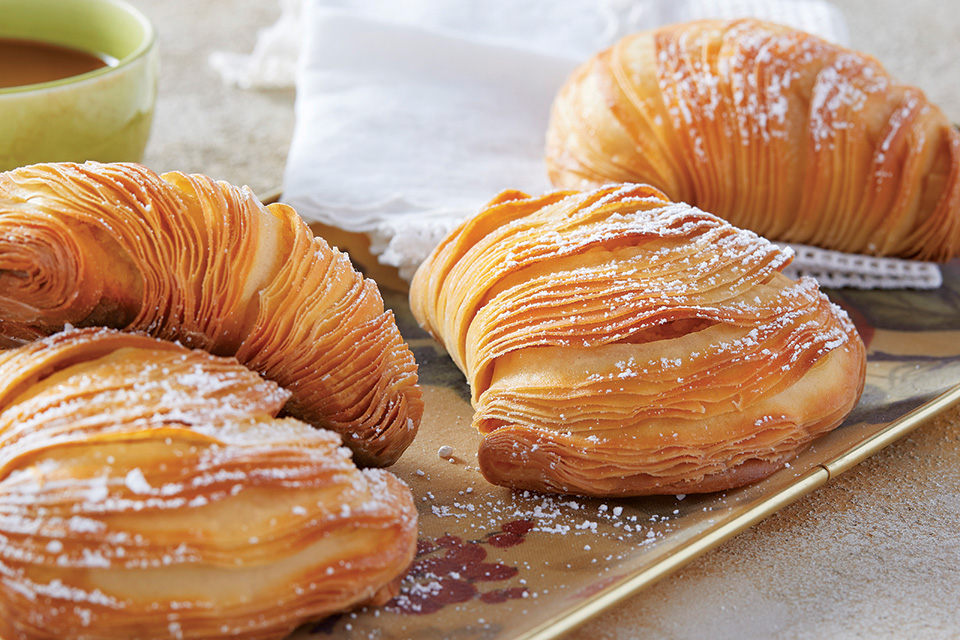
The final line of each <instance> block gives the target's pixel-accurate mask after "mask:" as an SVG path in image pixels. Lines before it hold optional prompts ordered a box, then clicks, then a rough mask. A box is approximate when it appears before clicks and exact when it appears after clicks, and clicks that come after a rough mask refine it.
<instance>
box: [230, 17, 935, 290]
mask: <svg viewBox="0 0 960 640" xmlns="http://www.w3.org/2000/svg"><path fill="white" fill-rule="evenodd" d="M285 1H286V4H285V5H284V16H283V17H281V20H280V21H278V23H277V25H275V27H274V28H273V30H272V31H270V30H268V31H266V32H265V33H264V38H262V40H267V39H269V40H273V41H275V42H276V43H278V44H277V47H278V48H279V49H280V50H284V49H289V48H290V43H291V42H299V45H300V51H299V53H298V54H297V55H299V56H300V61H299V65H300V66H299V71H298V74H297V103H296V116H297V124H296V129H295V132H294V136H293V141H292V145H291V149H290V154H289V157H288V162H287V167H286V173H285V177H284V185H283V194H284V195H283V198H284V200H285V201H286V202H288V203H290V204H291V205H293V206H294V207H295V208H296V209H297V211H298V212H299V213H300V214H301V215H302V216H303V217H304V218H306V219H307V220H308V221H310V222H322V223H324V224H327V225H331V226H335V227H338V228H341V229H345V230H347V231H352V232H359V233H363V234H366V235H367V236H369V237H370V239H371V242H372V245H371V251H372V252H373V254H374V255H376V256H377V258H378V260H379V261H380V262H382V263H383V264H387V265H392V266H396V267H398V268H399V270H400V273H401V275H402V276H403V277H406V278H409V277H411V276H412V274H413V271H414V270H415V269H416V267H417V265H418V264H419V263H420V262H421V261H422V260H423V259H424V258H425V257H426V255H427V254H428V253H429V251H430V250H431V249H432V248H433V247H434V246H435V245H436V244H437V242H439V241H440V239H442V238H443V237H444V236H445V235H446V234H447V232H448V231H449V230H451V229H452V228H453V227H454V226H456V225H457V224H458V223H459V222H460V221H461V220H463V219H464V218H466V217H468V216H470V215H472V214H473V213H475V212H476V211H477V210H478V209H479V208H480V207H481V206H483V204H484V203H485V202H487V201H488V200H490V199H491V198H492V197H493V196H495V195H496V194H497V193H499V192H500V191H502V190H503V189H507V188H514V189H520V190H523V191H527V192H528V193H532V194H537V193H542V192H544V191H548V190H550V189H551V186H550V184H549V182H548V180H547V177H546V174H545V165H544V160H543V148H544V135H545V132H546V127H547V120H548V115H549V110H550V104H551V102H552V100H553V97H554V95H555V93H556V91H557V89H558V88H559V86H560V85H561V84H562V82H563V80H564V79H565V78H566V76H567V74H569V72H570V71H572V70H573V68H574V67H575V66H576V65H578V64H580V63H581V62H582V61H583V60H585V59H586V58H587V57H589V56H590V55H592V54H593V53H595V52H596V51H599V50H600V49H602V48H605V47H607V46H609V45H611V44H612V43H613V42H615V41H616V40H617V39H618V38H620V37H621V36H623V35H625V34H627V33H629V32H632V31H636V30H640V29H646V28H652V27H655V26H658V25H661V24H666V23H670V22H678V21H685V20H691V19H697V18H712V17H715V18H732V17H742V16H755V17H760V18H764V19H768V20H772V21H776V22H781V23H785V24H789V25H792V26H795V27H798V28H801V29H804V30H806V31H810V32H812V33H816V34H818V35H820V36H822V37H824V38H827V39H830V40H833V41H835V42H839V43H845V42H846V41H847V39H848V37H847V30H846V25H845V22H844V21H843V18H842V16H841V15H840V13H839V11H838V10H837V9H836V8H835V7H834V6H833V5H831V4H829V3H828V2H825V1H824V0H525V1H524V2H517V1H516V0H302V1H303V5H302V6H301V5H300V4H299V2H297V0H285ZM281 24H287V25H296V28H297V29H298V30H299V32H300V33H302V40H298V39H297V37H296V36H295V35H293V34H288V36H289V37H287V38H284V37H283V29H280V28H279V25H281ZM287 31H288V32H289V31H290V27H289V26H288V27H287ZM258 46H259V45H258ZM269 49H270V47H261V50H260V51H259V52H258V51H255V52H254V54H255V56H254V57H256V56H257V55H259V56H260V57H261V58H267V57H269V54H270V52H269ZM288 53H289V52H288ZM282 57H283V56H282V55H281V56H275V59H274V62H273V63H272V65H273V66H276V65H277V63H276V58H282ZM288 59H289V56H288ZM233 62H237V63H242V61H241V60H233ZM219 63H220V65H221V68H222V65H223V63H224V60H223V59H222V58H221V60H220V61H219ZM269 66H270V65H263V64H260V65H258V64H255V63H253V62H248V63H247V64H246V65H245V66H244V65H243V64H235V65H233V68H234V75H233V81H235V82H240V83H242V84H245V85H256V84H258V82H260V80H258V78H257V77H256V75H257V73H263V72H265V71H266V72H267V75H268V76H270V75H271V74H270V73H269ZM244 69H245V70H246V72H247V75H246V79H244V76H243V73H242V71H243V70H244ZM237 70H240V74H239V75H238V71H237ZM273 77H274V78H275V74H274V75H273ZM270 82H271V81H267V84H270ZM816 253H817V256H816V258H815V260H814V262H813V263H811V265H805V264H804V260H805V259H806V256H809V255H812V254H810V253H809V252H806V251H798V252H797V256H798V257H797V259H796V261H795V265H794V266H795V269H800V270H802V271H804V272H806V273H812V272H813V271H811V269H815V270H816V273H817V274H818V277H819V278H820V279H821V283H822V284H824V285H827V286H915V287H918V286H938V285H939V280H938V277H939V271H938V270H937V269H936V267H929V266H926V267H923V268H921V269H919V270H918V269H916V268H915V267H914V266H913V264H915V263H906V265H907V266H906V267H904V266H903V265H902V264H901V263H904V261H894V263H890V264H896V265H897V266H894V267H892V268H888V266H887V263H885V262H884V261H877V260H855V259H852V258H851V259H847V258H844V257H843V254H836V253H835V252H824V251H822V250H817V251H816ZM824 256H827V257H824ZM824 260H826V261H827V264H828V265H829V268H821V267H822V264H821V263H823V261H824ZM878 264H881V265H882V266H881V267H880V268H879V270H878V269H877V265H878ZM834 267H836V268H834ZM930 268H932V269H933V271H934V272H935V273H936V275H937V278H933V279H925V278H926V276H927V275H929V274H928V271H929V269H930ZM903 269H907V270H908V271H910V272H911V274H912V276H911V279H908V278H904V277H902V275H901V274H900V272H901V271H902V270H903ZM894 272H896V273H897V275H896V276H895V277H893V278H891V277H889V275H890V274H892V273H894ZM914 272H917V273H914ZM878 274H879V276H878ZM913 276H919V277H913ZM934 280H936V284H933V282H934Z"/></svg>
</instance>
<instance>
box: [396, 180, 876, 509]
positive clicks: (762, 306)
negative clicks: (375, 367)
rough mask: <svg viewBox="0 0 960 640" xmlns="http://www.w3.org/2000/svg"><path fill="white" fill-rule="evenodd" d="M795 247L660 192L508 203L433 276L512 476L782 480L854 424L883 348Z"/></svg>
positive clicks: (432, 300) (631, 481)
mask: <svg viewBox="0 0 960 640" xmlns="http://www.w3.org/2000/svg"><path fill="white" fill-rule="evenodd" d="M791 256H792V253H791V252H789V251H784V250H781V249H779V248H778V247H776V246H774V245H772V244H770V243H769V242H768V241H767V240H765V239H763V238H761V237H758V236H757V235H756V234H754V233H752V232H748V231H743V230H740V229H737V228H735V227H733V226H731V225H730V224H728V223H726V222H724V221H723V220H721V219H720V218H717V217H715V216H712V215H710V214H706V213H704V212H702V211H700V210H698V209H696V208H693V207H691V206H689V205H686V204H678V203H672V202H670V201H668V200H667V199H666V198H665V197H664V196H663V195H662V194H661V193H660V192H658V191H657V190H655V189H653V188H651V187H647V186H641V185H618V186H610V187H606V188H602V189H597V190H593V191H587V192H557V193H551V194H547V195H544V196H540V197H529V196H527V195H525V194H521V193H516V192H507V193H504V194H503V195H501V196H500V197H499V198H498V199H497V200H494V201H493V202H492V203H491V204H490V205H488V206H487V207H486V208H485V209H484V210H482V211H481V212H480V213H479V214H478V215H477V216H476V217H474V218H473V219H471V220H468V221H466V222H465V223H464V224H462V225H461V226H460V227H459V228H457V229H456V230H455V231H454V232H452V233H451V234H450V235H449V236H448V237H447V238H446V239H445V240H444V241H443V242H442V243H441V244H440V245H439V246H438V247H437V249H436V250H435V251H434V253H433V254H432V255H431V256H430V257H429V258H428V259H427V261H426V262H424V264H423V265H422V266H421V267H420V269H419V270H418V271H417V273H416V276H415V277H414V280H413V283H412V285H411V292H410V297H411V306H412V308H413V312H414V314H415V315H416V317H417V319H418V321H419V322H420V323H421V324H422V325H423V326H424V327H425V328H426V329H427V330H428V331H430V333H432V334H433V335H434V337H436V338H437V339H438V340H439V341H440V342H441V343H442V344H443V345H444V346H445V347H446V349H447V351H448V352H449V353H450V356H451V357H452V358H453V360H454V362H456V364H457V365H458V366H459V367H460V368H461V369H462V370H463V371H464V373H465V374H466V377H467V380H468V382H469V383H470V387H471V390H472V394H473V404H474V408H475V410H476V412H475V416H474V420H473V423H474V426H475V427H476V428H477V429H478V430H479V431H480V433H481V434H483V439H482V442H481V444H480V450H479V464H480V469H481V471H482V472H483V474H484V476H485V477H486V478H487V479H488V480H490V481H491V482H493V483H496V484H500V485H504V486H508V487H514V488H517V489H533V490H538V491H547V492H560V493H574V494H582V495H591V496H630V495H644V494H671V493H692V492H706V491H715V490H720V489H727V488H731V487H736V486H738V485H742V484H745V483H748V482H751V481H754V480H758V479H760V478H763V477H765V476H767V475H769V474H771V473H773V472H774V471H776V470H777V469H779V468H781V467H782V466H783V465H784V464H786V463H787V462H788V461H790V460H791V459H792V458H793V457H794V456H795V455H796V454H797V452H798V451H800V450H801V449H803V448H804V447H805V446H806V445H807V444H808V443H809V442H810V441H811V440H813V439H814V438H816V437H817V436H818V435H821V434H823V433H825V432H827V431H829V430H831V429H833V428H834V427H836V426H837V425H839V424H840V423H841V421H842V420H843V419H844V417H846V415H847V414H848V413H849V412H850V411H851V410H852V409H853V407H854V405H855V404H856V403H857V401H858V399H859V397H860V393H861V391H862V389H863V381H864V370H865V349H864V345H863V342H862V341H861V340H860V337H859V336H858V335H857V333H856V330H855V329H854V327H853V325H852V324H851V322H850V320H849V319H848V317H847V316H846V314H845V313H844V312H843V311H841V310H840V309H839V308H837V307H836V306H834V305H833V304H831V303H830V302H829V301H828V300H827V298H826V297H825V296H824V295H823V294H822V293H821V292H820V291H819V290H818V287H817V284H816V282H815V281H814V280H812V279H809V278H803V279H801V280H799V281H793V280H790V279H789V278H787V277H786V276H784V275H782V274H781V273H780V269H782V268H783V267H784V266H785V265H786V264H787V263H788V262H789V260H790V258H791Z"/></svg>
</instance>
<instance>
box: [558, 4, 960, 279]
mask: <svg viewBox="0 0 960 640" xmlns="http://www.w3.org/2000/svg"><path fill="white" fill-rule="evenodd" d="M546 155H547V164H548V170H549V173H550V177H551V179H552V180H553V182H554V184H555V185H557V186H558V187H563V188H577V189H581V188H588V187H590V186H595V185H600V184H604V183H617V182H642V183H647V184H651V185H653V186H655V187H657V188H659V189H661V190H662V191H663V192H664V193H666V195H667V196H668V197H670V198H671V199H672V200H675V201H681V202H687V203H690V204H693V205H695V206H697V207H699V208H701V209H703V210H705V211H710V212H711V213H714V214H716V215H719V216H721V217H723V218H725V219H727V220H729V221H730V222H731V223H733V224H735V225H737V226H739V227H743V228H746V229H751V230H753V231H756V232H757V233H759V234H761V235H763V236H766V237H768V238H771V239H774V240H782V241H786V242H796V243H803V244H810V245H817V246H820V247H825V248H828V249H836V250H840V251H847V252H855V253H866V254H873V255H879V256H900V257H909V258H919V259H924V260H938V261H946V260H949V259H950V258H952V257H954V256H957V255H958V254H960V132H958V131H957V130H956V128H955V127H954V126H953V125H952V124H951V123H950V122H949V120H948V119H947V118H946V116H945V115H944V114H943V113H942V112H941V111H940V110H939V109H938V108H937V107H936V106H934V105H932V104H931V103H930V102H929V101H928V100H927V98H926V97H925V95H924V94H923V92H922V91H921V90H919V89H917V88H915V87H910V86H905V85H902V84H898V83H897V82H895V81H894V80H893V79H892V78H891V77H890V76H889V75H888V74H887V72H886V71H885V70H884V69H883V68H882V67H881V65H880V64H879V63H878V62H877V61H876V60H874V59H873V58H871V57H869V56H866V55H863V54H860V53H857V52H855V51H851V50H849V49H845V48H843V47H840V46H837V45H834V44H831V43H828V42H826V41H824V40H821V39H819V38H816V37H814V36H812V35H809V34H805V33H803V32H799V31H795V30H793V29H790V28H787V27H782V26H779V25H774V24H769V23H765V22H761V21H757V20H736V21H700V22H692V23H685V24H678V25H672V26H667V27H662V28H659V29H656V30H652V31H646V32H642V33H638V34H635V35H631V36H628V37H626V38H624V39H622V40H621V41H619V42H618V43H617V44H616V45H614V46H613V47H612V48H610V49H609V50H606V51H604V52H602V53H600V54H598V55H596V56H595V57H594V58H592V59H591V60H589V61H588V62H586V63H585V64H584V65H582V66H581V67H580V68H578V69H577V70H576V71H575V72H574V73H573V74H572V76H571V77H570V78H569V80H568V81H567V83H566V84H565V85H564V87H563V88H562V89H561V90H560V92H559V94H558V96H557V98H556V100H555V103H554V106H553V111H552V115H551V122H550V125H549V131H548V135H547V152H546Z"/></svg>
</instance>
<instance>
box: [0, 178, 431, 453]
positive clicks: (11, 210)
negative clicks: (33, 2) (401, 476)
mask: <svg viewBox="0 0 960 640" xmlns="http://www.w3.org/2000/svg"><path fill="white" fill-rule="evenodd" d="M67 324H71V325H74V326H108V327H114V328H118V329H124V330H131V331H144V332H147V333H149V334H151V335H153V336H156V337H159V338H162V339H165V340H177V341H180V342H182V343H183V344H185V345H188V346H190V347H193V348H201V349H204V350H206V351H208V352H210V353H212V354H215V355H222V356H236V357H237V359H239V360H240V362H241V363H243V364H244V365H246V366H247V367H249V368H251V369H253V370H255V371H257V372H259V373H261V374H262V375H264V376H265V377H267V378H269V379H270V380H274V381H276V382H277V383H278V384H279V385H280V386H281V387H283V388H284V389H287V390H288V391H290V392H291V397H290V400H289V401H288V402H287V404H286V405H285V406H284V412H285V413H286V414H288V415H290V416H293V417H296V418H298V419H300V420H303V421H305V422H309V423H310V424H313V425H314V426H318V427H324V428H327V429H332V430H334V431H336V432H337V433H339V434H341V436H342V437H343V439H344V443H345V444H346V445H347V446H348V447H350V448H351V449H352V450H353V452H354V456H355V460H356V461H357V462H358V463H359V464H363V465H369V466H384V465H388V464H390V463H392V462H394V461H395V460H396V459H397V458H398V457H399V456H400V454H401V453H402V452H403V451H404V449H406V447H407V446H408V445H409V444H410V442H411V441H412V440H413V437H414V435H415V434H416V431H417V427H418V426H419V423H420V418H421V415H422V413H423V402H422V399H421V390H420V387H419V386H418V383H417V365H416V362H415V360H414V357H413V354H412V352H411V351H410V349H409V347H408V346H407V345H406V343H405V342H404V340H403V338H402V337H401V335H400V332H399V330H398V329H397V326H396V322H395V320H394V317H393V314H392V313H391V312H389V311H384V306H383V300H382V298H381V297H380V293H379V291H378V290H377V287H376V284H375V283H374V282H373V281H372V280H368V279H364V278H363V277H362V276H361V275H360V274H359V273H358V272H357V271H356V270H355V269H354V268H353V266H352V264H351V263H350V260H349V259H348V258H347V256H346V255H344V254H342V253H340V252H339V251H337V250H336V249H332V248H331V247H330V246H329V245H328V244H327V243H326V242H324V240H322V239H321V238H317V237H314V235H313V234H312V233H311V231H310V229H309V228H308V227H307V226H306V224H304V222H303V221H302V220H301V219H300V217H299V216H298V215H297V214H296V212H295V211H294V210H293V209H291V208H290V207H288V206H285V205H282V204H275V205H270V206H268V207H264V206H263V205H262V204H261V203H260V202H259V201H258V200H257V199H256V197H255V196H254V194H253V193H252V192H251V191H250V190H249V189H247V188H240V187H235V186H232V185H229V184H227V183H225V182H220V181H214V180H212V179H210V178H208V177H205V176H201V175H185V174H183V173H168V174H165V175H163V176H162V177H161V176H158V175H157V174H155V173H153V172H152V171H150V170H148V169H146V168H145V167H142V166H139V165H134V164H97V163H85V164H48V165H34V166H30V167H25V168H22V169H17V170H14V171H10V172H7V173H2V174H0V339H4V340H6V342H7V343H8V344H17V343H22V342H23V341H26V340H30V339H35V338H36V337H38V336H42V335H49V334H51V333H53V332H55V331H58V330H60V329H62V328H63V327H64V326H65V325H67Z"/></svg>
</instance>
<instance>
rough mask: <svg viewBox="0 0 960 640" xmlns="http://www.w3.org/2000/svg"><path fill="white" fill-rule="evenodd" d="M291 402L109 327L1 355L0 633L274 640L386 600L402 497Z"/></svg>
mask: <svg viewBox="0 0 960 640" xmlns="http://www.w3.org/2000/svg"><path fill="white" fill-rule="evenodd" d="M288 395H289V393H288V392H286V391H284V390H282V389H280V388H278V387H277V385H276V384H275V383H273V382H270V381H268V380H264V379H263V378H261V377H260V376H259V375H258V374H256V373H255V372H252V371H250V370H248V369H247V368H245V367H243V366H241V365H240V364H238V363H237V361H236V360H235V359H233V358H229V359H228V358H220V357H214V356H211V355H209V354H207V353H205V352H202V351H198V350H194V351H191V350H188V349H186V348H185V347H182V346H180V345H178V344H175V343H172V342H164V341H160V340H157V339H154V338H150V337H147V336H144V335H138V334H131V333H121V332H118V331H113V330H108V329H79V330H72V331H66V332H63V333H59V334H55V335H53V336H50V337H48V338H44V339H41V340H39V341H36V342H33V343H30V344H28V345H26V346H23V347H20V348H18V349H13V350H9V351H6V352H3V353H0V536H2V539H3V545H2V549H0V576H2V579H0V637H3V638H5V639H9V640H15V639H28V640H41V639H44V640H47V639H49V640H53V639H57V640H60V639H63V638H75V639H77V640H81V639H87V638H88V639H101V638H102V639H106V638H115V639H117V640H120V639H124V640H126V639H129V638H155V637H171V638H220V637H226V636H230V637H243V638H257V639H260V638H264V639H266V638H282V637H285V636H286V635H288V634H289V633H290V632H292V631H293V629H294V628H296V627H297V626H298V625H299V624H302V623H303V622H305V621H307V620H311V619H316V618H319V617H323V616H325V615H327V614H330V613H332V612H336V611H342V610H344V609H347V608H350V607H353V606H357V605H360V604H364V603H370V602H375V603H382V602H383V601H385V599H387V598H390V597H392V595H395V594H396V592H397V587H398V584H397V581H398V580H399V578H400V577H401V576H402V574H403V572H404V571H405V570H406V568H407V566H408V565H409V563H410V561H411V560H412V558H413V554H414V552H415V549H416V537H417V526H416V522H417V516H416V508H415V505H414V503H413V498H412V494H411V493H410V490H409V489H408V488H407V487H406V485H404V484H403V483H402V482H400V481H399V480H397V479H396V478H395V477H394V476H393V475H391V474H390V473H388V472H386V471H382V470H379V469H368V470H364V471H360V470H358V469H357V468H356V467H355V466H354V464H353V463H352V462H351V460H350V452H349V451H348V450H347V449H345V448H343V447H342V446H341V443H340V438H339V437H338V436H336V435H335V434H333V433H332V432H329V431H325V430H318V429H315V428H313V427H311V426H309V425H307V424H305V423H302V422H299V421H297V420H294V419H292V418H286V419H279V418H275V417H274V416H275V414H276V413H277V411H279V410H280V408H281V407H282V406H283V405H284V403H285V401H286V399H287V397H288Z"/></svg>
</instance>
